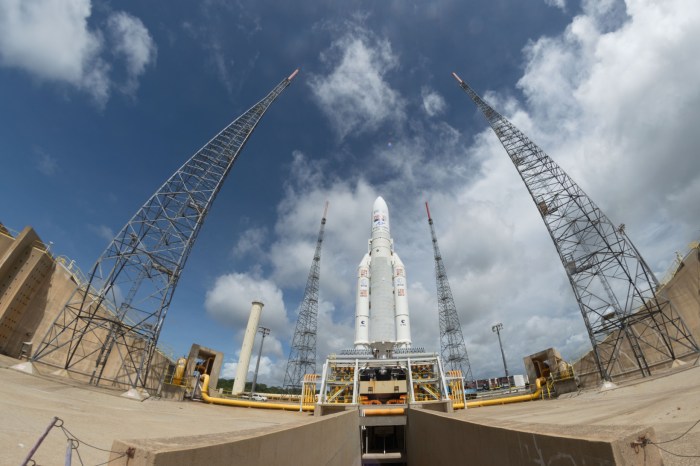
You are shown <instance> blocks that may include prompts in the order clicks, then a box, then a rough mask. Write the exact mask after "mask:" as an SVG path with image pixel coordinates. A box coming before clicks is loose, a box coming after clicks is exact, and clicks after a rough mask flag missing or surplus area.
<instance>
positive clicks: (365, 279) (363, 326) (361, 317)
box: [355, 254, 369, 348]
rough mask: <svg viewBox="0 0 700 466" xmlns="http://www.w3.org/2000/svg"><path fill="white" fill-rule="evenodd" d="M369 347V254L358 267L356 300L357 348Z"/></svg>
mask: <svg viewBox="0 0 700 466" xmlns="http://www.w3.org/2000/svg"><path fill="white" fill-rule="evenodd" d="M368 347H369V254H365V257H363V258H362V261H361V262H360V265H359V266H358V267H357V299H356V301H355V348H368Z"/></svg>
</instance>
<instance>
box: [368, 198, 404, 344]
mask: <svg viewBox="0 0 700 466" xmlns="http://www.w3.org/2000/svg"><path fill="white" fill-rule="evenodd" d="M410 345H411V324H410V318H409V315H408V300H407V296H406V272H405V268H404V265H403V262H401V259H399V257H398V255H397V254H396V253H394V251H393V240H392V239H391V231H390V223H389V208H388V207H387V205H386V202H385V201H384V199H382V198H381V197H378V198H377V199H376V200H375V201H374V205H373V207H372V236H371V238H370V240H369V251H368V253H367V254H365V256H364V258H363V259H362V261H361V262H360V265H359V267H358V269H357V300H356V304H355V347H356V348H370V347H371V348H373V349H378V350H380V351H383V350H387V349H391V348H393V347H396V346H398V347H406V346H410Z"/></svg>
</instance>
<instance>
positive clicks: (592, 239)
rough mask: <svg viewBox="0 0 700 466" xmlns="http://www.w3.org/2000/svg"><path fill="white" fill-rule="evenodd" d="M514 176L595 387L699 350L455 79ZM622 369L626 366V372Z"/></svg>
mask: <svg viewBox="0 0 700 466" xmlns="http://www.w3.org/2000/svg"><path fill="white" fill-rule="evenodd" d="M452 75H453V77H454V78H455V79H456V80H457V82H458V83H459V86H460V87H461V88H462V90H464V92H466V93H467V95H469V97H470V98H471V99H472V100H473V101H474V103H475V104H476V106H477V107H478V108H479V110H481V112H482V113H483V114H484V117H486V120H487V121H488V123H489V125H490V126H491V128H492V129H493V131H494V132H495V133H496V136H497V137H498V139H499V140H500V141H501V144H502V145H503V147H504V148H505V149H506V152H507V153H508V156H509V157H510V159H511V161H512V162H513V165H515V168H516V169H517V170H518V173H519V174H520V177H521V178H522V180H523V182H524V183H525V187H526V188H527V190H528V191H529V192H530V196H531V197H532V200H533V201H534V202H535V205H536V207H537V210H538V211H539V213H540V215H541V216H542V220H543V221H544V223H545V226H546V227H547V230H548V231H549V235H550V236H551V238H552V241H553V242H554V246H555V248H556V250H557V252H558V253H559V258H560V259H561V262H562V265H563V266H564V270H565V271H566V275H567V277H568V278H569V282H570V283H571V287H572V288H573V291H574V295H575V297H576V300H577V301H578V305H579V308H580V309H581V314H582V316H583V320H584V322H585V324H586V328H587V330H588V336H589V338H590V341H591V345H592V347H593V357H594V359H595V363H596V365H597V367H598V372H599V374H600V377H601V379H602V380H603V381H611V380H612V377H613V376H617V375H622V374H623V373H625V372H627V371H628V370H629V369H630V368H631V367H630V366H632V367H634V366H636V369H637V370H639V372H640V373H641V375H642V376H647V375H650V374H651V369H650V366H649V362H648V360H650V361H652V362H661V361H668V360H675V359H677V358H679V357H681V356H684V355H686V354H691V353H697V352H698V351H699V350H700V348H698V344H697V343H696V342H695V340H694V338H693V336H692V333H691V332H690V331H689V329H688V327H687V326H686V324H685V322H683V319H682V318H681V316H680V315H678V313H677V312H676V310H675V309H674V308H673V305H672V303H671V301H670V300H669V299H668V298H667V297H666V296H663V295H662V294H660V293H659V292H658V291H657V290H658V282H657V280H656V277H655V276H654V274H653V272H652V271H651V269H650V268H649V266H648V265H647V263H646V262H645V261H644V259H643V258H642V256H641V255H640V254H639V251H637V249H636V248H635V247H634V245H633V244H632V241H631V240H630V239H629V237H628V236H627V234H626V233H625V229H624V225H621V226H619V227H616V226H614V225H613V223H612V222H611V221H610V220H609V219H608V217H607V216H606V215H605V214H604V213H603V211H601V210H600V209H599V208H598V206H597V205H596V204H595V203H594V202H593V200H591V198H589V197H588V195H586V193H585V192H584V191H583V190H582V189H581V188H580V187H579V186H578V185H577V184H576V183H575V182H574V180H572V179H571V178H570V177H569V175H567V174H566V173H565V172H564V170H562V169H561V168H560V167H559V165H557V164H556V163H555V162H554V161H553V160H552V159H551V158H550V157H549V156H548V155H547V154H546V153H545V152H544V151H543V150H542V149H540V148H539V147H538V146H537V145H536V144H535V143H534V142H532V141H531V140H530V139H529V138H528V137H527V136H526V135H525V134H524V133H523V132H521V131H520V130H519V129H518V128H516V127H515V125H513V124H512V123H511V122H510V121H508V120H507V119H506V118H505V117H503V116H502V115H501V114H500V113H498V112H497V111H496V110H494V109H493V108H492V107H491V106H490V105H489V104H487V103H486V102H484V101H483V100H482V99H481V97H480V96H479V95H478V94H477V93H476V92H475V91H474V90H473V89H472V88H471V87H470V86H469V85H468V84H467V83H466V82H464V81H463V80H462V79H460V78H459V76H457V74H455V73H452ZM621 353H625V354H626V355H627V357H626V358H625V357H622V356H621ZM627 361H630V362H632V364H629V362H627Z"/></svg>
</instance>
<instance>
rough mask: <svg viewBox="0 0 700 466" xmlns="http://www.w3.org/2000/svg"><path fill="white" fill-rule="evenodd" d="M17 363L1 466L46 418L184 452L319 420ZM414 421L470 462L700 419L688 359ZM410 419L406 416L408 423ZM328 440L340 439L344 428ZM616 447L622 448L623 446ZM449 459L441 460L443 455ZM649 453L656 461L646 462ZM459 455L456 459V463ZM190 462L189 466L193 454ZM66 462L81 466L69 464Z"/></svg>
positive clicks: (693, 435)
mask: <svg viewBox="0 0 700 466" xmlns="http://www.w3.org/2000/svg"><path fill="white" fill-rule="evenodd" d="M16 362H17V361H16V360H14V359H10V358H6V357H1V356H0V380H1V381H2V382H1V383H0V413H1V414H0V419H1V422H0V464H3V465H4V464H7V465H14V464H20V462H21V460H22V459H23V458H24V456H25V455H26V454H27V452H28V451H29V448H31V446H32V445H33V444H34V442H35V441H36V439H37V438H38V437H39V435H40V434H41V433H42V432H43V430H44V428H45V427H46V426H47V425H48V423H49V422H50V421H51V419H52V418H53V416H58V417H60V418H61V419H63V420H64V421H65V427H66V428H68V429H69V430H70V431H71V432H72V433H73V434H74V435H76V436H77V437H78V438H80V439H81V440H83V441H85V442H87V443H89V444H91V445H94V446H97V447H101V448H104V449H110V448H112V444H113V441H114V440H119V439H139V440H138V443H140V444H143V445H146V444H148V443H149V441H147V440H144V439H155V438H159V439H161V441H158V442H156V441H153V442H154V443H159V444H163V445H164V444H166V443H168V442H164V441H163V440H162V439H164V438H168V437H179V439H178V440H174V441H170V444H171V445H172V444H175V445H176V446H177V448H180V449H181V450H182V451H184V450H186V449H187V447H188V446H187V444H188V440H187V437H189V436H198V438H199V439H200V440H201V439H202V438H208V437H211V438H212V439H214V440H219V441H220V440H222V439H230V440H236V439H240V438H242V437H245V436H246V434H255V435H262V434H265V433H267V432H279V431H280V430H281V429H284V428H285V427H288V428H292V427H301V429H300V432H301V431H303V430H305V429H306V430H308V432H307V434H310V433H311V432H312V429H315V428H314V423H316V422H318V421H317V418H315V417H314V416H312V415H309V414H302V413H296V412H286V411H273V410H256V409H247V408H234V407H225V406H215V405H207V404H204V403H197V402H173V401H161V400H153V399H149V400H146V401H144V402H137V401H134V400H129V399H125V398H121V397H119V396H118V395H119V392H111V391H108V390H105V389H97V388H94V387H86V386H85V385H83V384H79V383H74V382H71V381H63V380H60V379H55V378H48V377H41V376H32V375H28V374H24V373H20V372H17V371H14V370H11V369H8V366H10V365H12V364H14V363H16ZM333 416H338V415H333ZM343 416H344V415H342V414H341V415H339V416H338V417H337V421H332V422H334V423H335V424H334V426H335V428H336V429H338V430H343V429H345V424H347V425H350V423H349V422H346V421H343V420H342V419H341V418H342V417H343ZM420 416H423V417H426V418H427V417H428V416H430V420H429V422H431V423H432V424H433V425H434V426H435V427H434V428H432V429H429V430H426V431H425V432H413V433H411V434H410V436H409V440H411V441H413V442H416V441H418V442H424V443H425V444H426V445H428V446H429V448H430V449H432V450H433V451H434V453H435V454H436V455H437V456H435V457H434V458H433V460H432V461H431V464H461V463H468V462H469V461H468V459H469V457H470V448H469V447H468V446H469V445H470V444H471V443H474V444H476V445H478V449H479V451H481V452H484V454H486V453H488V451H490V450H491V451H499V449H500V450H503V449H505V448H506V447H507V446H508V445H511V446H512V441H511V440H512V439H511V438H510V437H509V435H510V432H514V431H517V433H518V435H517V436H516V437H517V438H519V439H521V441H525V440H527V439H529V438H535V437H536V436H537V435H538V434H545V435H547V436H548V437H549V438H551V439H554V441H556V438H561V439H562V442H566V441H568V440H570V439H571V436H572V435H573V436H575V437H577V438H580V439H592V440H595V439H596V438H599V437H604V436H606V435H611V434H615V433H616V432H619V433H620V434H621V437H624V434H625V433H627V432H633V431H635V430H640V429H643V428H646V427H650V428H652V429H653V430H654V432H655V438H656V441H657V442H659V441H664V440H668V439H672V438H675V437H677V436H679V435H681V434H683V432H685V431H686V430H687V429H688V428H690V427H691V426H692V425H693V424H694V423H695V422H696V421H697V420H698V419H700V367H698V366H697V365H692V363H689V364H688V365H686V366H684V367H682V368H680V369H677V370H676V371H674V372H672V373H670V374H666V375H660V376H655V377H653V378H650V379H646V380H643V381H634V382H630V383H627V384H625V385H624V386H620V387H619V388H617V389H614V390H608V391H605V392H599V391H595V390H592V391H585V392H579V393H578V394H572V395H571V396H568V397H567V398H563V399H558V400H547V401H534V402H526V403H519V404H513V405H505V406H494V407H483V408H473V409H469V410H466V411H457V412H455V413H452V414H442V413H426V414H419V413H416V417H415V418H414V419H415V420H417V421H420V422H424V421H423V420H421V419H419V417H420ZM329 417H330V416H329ZM441 418H445V419H441ZM348 419H349V418H348ZM411 420H412V418H411V417H410V415H409V423H410V422H411ZM491 427H496V428H498V429H501V433H500V434H498V435H499V436H500V438H501V441H500V442H499V441H497V440H493V441H492V440H489V441H483V440H480V439H479V438H477V437H478V436H479V432H481V431H485V430H488V429H489V428H491ZM310 429H311V430H310ZM333 430H335V429H333ZM288 432H291V431H288ZM314 432H315V431H314ZM467 432H471V434H470V435H471V437H472V438H465V435H468V434H467ZM227 433H228V434H227ZM330 434H331V432H327V433H325V434H324V435H325V436H326V437H325V438H328V439H330V437H333V435H330ZM335 434H340V435H345V434H344V433H343V432H335ZM348 436H349V434H348V435H345V437H348ZM493 438H494V439H497V438H498V437H493ZM514 438H515V437H514ZM314 441H316V442H320V443H319V448H324V447H323V441H322V439H319V438H316V439H315V440H314ZM440 442H442V443H445V444H448V445H449V448H446V449H444V448H441V447H440ZM127 443H128V442H127ZM294 445H295V444H294V442H293V441H292V442H291V444H289V445H287V446H283V445H280V449H285V448H290V450H289V451H292V449H293V448H294ZM299 445H300V444H299ZM590 445H592V447H591V448H593V447H594V446H595V445H594V443H591V444H590ZM620 445H622V447H623V448H626V444H625V443H621V444H620ZM541 446H542V445H541ZM661 446H662V447H663V448H665V449H667V450H669V451H672V452H675V453H678V454H682V455H700V425H698V426H696V427H695V428H694V429H693V430H692V431H690V432H689V433H688V434H686V435H685V436H683V437H682V438H681V439H679V440H677V441H674V442H670V443H665V444H662V445H661ZM426 448H428V447H426ZM645 448H646V449H648V451H649V452H651V451H652V450H651V449H656V448H657V447H655V446H653V445H647V446H646V447H645ZM65 449H66V440H65V436H64V435H63V433H62V432H61V430H60V429H53V430H52V431H51V432H50V434H49V436H48V437H47V439H46V441H45V442H44V444H43V445H42V447H41V448H40V449H39V451H38V453H37V454H36V455H35V458H36V460H37V463H38V464H42V465H54V464H55V465H58V464H63V463H64V454H65ZM410 451H411V449H409V452H410ZM414 451H415V450H414ZM532 451H533V452H534V453H533V455H532V457H531V458H530V459H528V460H525V461H524V462H520V463H517V464H538V463H537V455H536V453H537V452H536V450H532ZM79 452H80V454H81V457H82V460H83V462H84V464H93V465H94V464H99V463H103V462H105V461H107V460H108V459H109V455H108V453H106V452H102V451H98V450H93V449H91V448H88V447H87V446H81V447H80V449H79ZM438 452H441V453H440V454H438ZM443 453H444V454H443ZM448 454H449V455H450V456H449V458H448V457H445V458H443V457H442V456H445V455H448ZM441 455H442V456H441ZM455 455H457V456H455ZM310 457H311V456H310ZM653 457H656V459H655V460H652V458H653ZM278 458H284V455H279V456H278ZM345 458H347V456H345ZM457 458H459V461H457V462H454V461H455V460H456V459H457ZM563 458H564V457H563V456H562V457H561V461H563ZM661 458H663V462H664V464H666V465H672V466H681V465H683V466H687V465H697V464H700V458H681V457H677V456H673V455H670V454H668V453H664V452H661ZM338 459H339V462H331V463H326V464H339V465H343V464H348V463H346V462H342V461H340V458H338ZM414 459H417V458H412V457H411V456H410V455H409V464H421V463H420V462H418V463H416V462H415V461H413V460H414ZM579 459H580V458H576V457H575V456H574V457H573V458H572V459H571V460H568V459H567V461H568V462H566V463H564V462H561V461H560V462H556V461H555V462H554V463H552V464H567V465H568V464H583V463H582V462H581V461H579ZM649 459H650V460H651V462H646V463H635V464H659V463H660V461H659V459H658V456H656V454H655V455H649ZM462 460H463V461H462ZM189 461H190V463H189V464H196V462H195V463H192V462H191V461H192V457H190V459H189ZM571 461H573V463H572V462H571ZM74 462H75V464H79V463H77V460H76V459H74ZM115 463H118V462H115ZM119 464H121V463H119ZM172 464H179V463H172ZM182 464H185V463H182ZM269 464H291V463H284V462H280V463H275V462H273V463H269ZM350 464H352V463H350ZM474 464H476V463H474ZM480 464H485V463H480ZM494 464H495V463H494ZM513 464H516V463H513ZM544 464H547V463H544ZM586 464H588V463H586ZM609 464H610V463H609ZM619 464H625V463H619Z"/></svg>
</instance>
